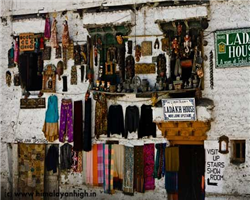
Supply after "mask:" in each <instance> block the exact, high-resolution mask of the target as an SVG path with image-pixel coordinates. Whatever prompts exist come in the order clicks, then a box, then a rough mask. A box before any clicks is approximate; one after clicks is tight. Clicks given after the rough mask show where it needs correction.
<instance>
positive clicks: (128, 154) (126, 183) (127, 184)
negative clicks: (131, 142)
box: [123, 146, 134, 195]
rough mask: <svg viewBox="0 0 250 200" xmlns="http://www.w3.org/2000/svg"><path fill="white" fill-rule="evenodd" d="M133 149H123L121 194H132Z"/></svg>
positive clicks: (126, 147)
mask: <svg viewBox="0 0 250 200" xmlns="http://www.w3.org/2000/svg"><path fill="white" fill-rule="evenodd" d="M133 187H134V147H128V146H125V147H124V180H123V192H124V193H125V194H131V195H133V194H134V188H133Z"/></svg>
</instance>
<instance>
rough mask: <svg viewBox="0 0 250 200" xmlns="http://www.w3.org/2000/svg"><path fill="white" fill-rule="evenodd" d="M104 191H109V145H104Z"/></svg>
mask: <svg viewBox="0 0 250 200" xmlns="http://www.w3.org/2000/svg"><path fill="white" fill-rule="evenodd" d="M104 180H105V182H104V184H103V188H104V192H105V193H109V184H110V182H109V145H108V144H105V145H104Z"/></svg>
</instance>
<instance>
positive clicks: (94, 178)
mask: <svg viewBox="0 0 250 200" xmlns="http://www.w3.org/2000/svg"><path fill="white" fill-rule="evenodd" d="M92 151H93V185H94V186H98V170H97V169H98V166H97V160H98V158H97V144H94V145H93V150H92Z"/></svg>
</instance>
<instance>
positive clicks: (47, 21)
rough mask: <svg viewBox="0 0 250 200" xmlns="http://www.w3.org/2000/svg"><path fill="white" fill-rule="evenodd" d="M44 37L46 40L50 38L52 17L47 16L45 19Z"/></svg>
mask: <svg viewBox="0 0 250 200" xmlns="http://www.w3.org/2000/svg"><path fill="white" fill-rule="evenodd" d="M44 39H45V40H49V39H50V19H49V17H46V19H45V28H44Z"/></svg>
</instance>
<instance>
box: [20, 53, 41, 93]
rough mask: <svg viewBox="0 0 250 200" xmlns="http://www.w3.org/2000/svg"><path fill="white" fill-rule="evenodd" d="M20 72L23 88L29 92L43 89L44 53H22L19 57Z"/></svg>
mask: <svg viewBox="0 0 250 200" xmlns="http://www.w3.org/2000/svg"><path fill="white" fill-rule="evenodd" d="M19 63H20V64H19V72H20V77H21V85H22V88H25V89H26V90H27V91H38V90H41V89H42V78H43V76H42V69H43V62H42V53H33V52H28V53H26V52H25V53H22V54H20V56H19Z"/></svg>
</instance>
